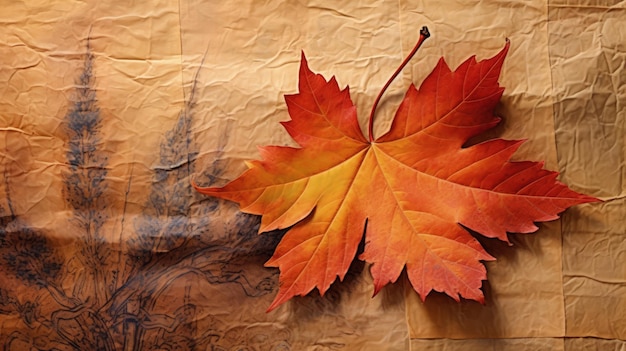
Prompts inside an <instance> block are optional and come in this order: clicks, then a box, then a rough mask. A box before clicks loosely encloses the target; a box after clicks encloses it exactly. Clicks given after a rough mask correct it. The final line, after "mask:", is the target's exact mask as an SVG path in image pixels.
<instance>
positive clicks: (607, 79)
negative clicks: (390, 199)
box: [0, 0, 626, 351]
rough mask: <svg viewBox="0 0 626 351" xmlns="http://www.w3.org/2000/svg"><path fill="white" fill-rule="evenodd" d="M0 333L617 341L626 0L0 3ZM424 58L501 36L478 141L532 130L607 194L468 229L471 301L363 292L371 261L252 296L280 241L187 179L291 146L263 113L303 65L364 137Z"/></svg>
mask: <svg viewBox="0 0 626 351" xmlns="http://www.w3.org/2000/svg"><path fill="white" fill-rule="evenodd" d="M0 9H1V10H0V135H1V138H0V155H2V157H1V159H0V177H1V178H0V179H2V182H0V215H1V217H0V220H1V222H0V235H1V236H0V345H2V346H3V347H4V349H5V350H11V351H14V350H90V349H93V350H96V349H100V350H125V351H128V350H343V349H345V350H446V351H454V350H470V351H471V350H486V349H493V350H513V351H518V350H556V351H558V350H568V351H569V350H623V349H624V348H626V341H625V340H626V313H625V312H626V264H625V260H626V240H624V239H625V236H626V219H625V218H626V207H625V206H624V205H625V203H624V202H625V198H626V197H625V194H626V182H625V181H624V180H625V166H626V165H625V162H624V159H625V155H626V146H625V134H626V131H625V123H624V117H625V113H626V112H625V109H624V104H625V102H626V73H625V72H626V70H625V67H624V66H625V64H626V29H625V26H624V24H626V2H623V1H608V0H606V1H603V0H596V1H593V0H588V1H582V0H579V1H574V0H569V1H568V0H551V1H548V2H546V1H505V0H499V1H472V2H468V1H446V2H439V1H404V0H400V1H397V0H396V1H390V0H378V1H373V0H372V1H354V2H341V3H340V2H334V1H253V0H243V1H236V2H217V1H200V0H151V1H147V2H141V1H98V0H86V1H69V0H56V1H49V0H45V1H44V0H41V1H35V0H29V1H26V2H15V1H9V0H0ZM423 25H427V26H428V27H429V29H430V32H431V34H432V37H431V38H430V39H429V40H428V41H427V42H426V43H425V45H424V46H423V48H422V49H421V50H420V52H419V53H418V54H417V56H416V57H415V58H414V59H413V61H412V63H411V64H410V65H409V66H408V67H407V69H405V71H404V72H403V74H402V75H401V76H400V77H399V78H400V79H398V80H397V82H396V83H394V85H392V88H391V90H390V91H389V93H388V94H387V95H386V98H385V99H384V100H383V105H382V107H381V108H380V109H379V112H378V117H377V118H378V119H377V123H376V126H375V128H376V131H377V132H376V133H377V134H378V135H380V134H381V133H382V132H383V131H384V130H385V128H387V127H388V126H389V122H390V117H391V116H392V113H393V110H394V109H395V108H396V107H397V104H398V102H399V100H400V98H401V97H402V96H403V92H404V90H405V89H406V87H407V86H408V84H410V82H414V83H416V84H418V85H419V83H420V82H421V80H422V79H423V78H424V77H425V75H426V74H428V73H429V72H430V71H431V70H432V68H433V67H434V64H435V63H436V61H437V60H438V58H439V57H440V56H444V57H445V59H446V61H447V62H448V64H449V65H450V66H451V67H456V66H457V65H458V64H460V63H461V62H462V61H463V60H464V59H466V58H467V57H469V56H471V55H474V54H475V55H476V56H477V58H478V59H483V58H486V57H491V56H493V55H494V54H495V53H496V52H497V51H498V50H499V49H500V48H501V47H502V46H503V45H504V42H505V38H509V39H510V40H511V43H512V45H511V51H510V52H509V55H508V57H507V60H506V62H505V65H504V69H503V73H502V77H501V79H500V82H501V84H502V85H503V86H505V87H506V90H505V93H504V96H503V98H502V102H501V104H500V106H499V107H498V111H497V112H498V113H499V114H500V115H502V116H503V123H502V124H501V125H500V126H498V127H497V129H496V130H495V131H493V132H491V134H490V136H498V137H504V138H509V139H520V138H525V139H528V142H527V143H526V144H525V145H524V146H523V147H522V149H521V150H520V151H519V152H518V153H517V154H516V157H517V158H519V159H529V160H545V161H546V168H548V169H552V170H558V171H560V172H561V180H562V181H564V182H565V183H566V184H568V185H569V186H570V187H572V188H573V189H575V190H577V191H580V192H583V193H586V194H589V195H593V196H597V197H600V198H601V199H603V200H605V202H604V203H598V204H588V205H581V206H577V207H574V208H571V209H569V210H568V211H566V212H565V213H564V214H563V215H562V218H561V220H558V221H554V222H550V223H544V224H541V225H540V230H539V231H538V232H537V233H536V234H531V235H515V234H513V235H511V241H512V242H513V244H514V245H513V246H512V247H509V246H507V245H506V244H504V243H501V242H497V241H495V240H481V242H482V243H483V244H484V245H485V247H486V248H487V250H488V252H489V253H490V254H492V255H494V256H495V257H497V259H498V260H497V261H495V262H490V263H488V264H487V268H488V277H489V282H485V283H484V286H483V290H484V291H485V294H486V305H485V306H482V305H480V304H477V303H475V302H469V301H462V302H461V303H456V302H454V301H453V300H452V299H450V298H448V297H445V296H443V295H440V294H436V293H433V294H431V295H429V297H428V298H427V300H426V302H425V303H422V302H421V300H420V299H419V298H418V297H417V295H416V294H415V293H414V292H413V291H412V290H411V289H410V287H409V286H408V284H404V283H403V280H404V277H401V278H400V280H399V282H397V283H396V284H394V285H392V286H388V287H386V288H385V289H384V290H383V291H382V292H381V294H379V295H378V296H377V297H375V298H370V296H371V294H372V291H373V288H372V285H371V279H370V277H369V274H368V271H367V267H366V266H365V265H363V264H362V263H359V262H355V264H354V265H353V267H352V268H351V271H350V273H349V274H348V277H347V278H346V281H345V282H344V283H342V284H335V286H334V287H333V288H332V289H331V290H330V291H329V293H328V294H327V295H326V296H325V297H324V298H320V297H319V296H316V295H315V294H313V296H308V297H304V298H296V299H294V300H293V301H292V302H290V303H287V304H286V305H284V306H282V307H280V308H279V309H277V310H276V311H274V312H272V313H269V314H266V313H265V309H266V307H267V306H268V305H269V303H270V302H271V301H272V299H273V297H274V294H275V292H276V290H277V286H276V284H277V272H276V271H275V270H270V269H265V268H263V262H265V260H267V259H268V258H269V256H270V255H271V250H272V247H273V245H275V244H276V243H277V240H279V239H280V235H281V233H270V234H266V235H263V236H257V235H256V228H257V223H258V222H257V218H255V217H251V216H245V215H241V214H239V213H238V211H237V208H236V206H234V205H232V204H229V203H225V202H221V201H217V200H214V199H208V198H204V197H202V196H199V195H197V194H195V193H194V192H193V191H192V190H191V189H190V187H189V182H190V179H191V177H193V178H195V179H196V181H198V182H200V183H203V184H223V183H225V182H226V181H227V180H229V179H232V178H234V177H235V176H237V175H238V174H239V172H241V170H242V169H243V168H244V164H243V160H247V159H253V158H256V157H258V154H257V151H256V146H257V145H267V144H275V145H293V144H292V142H291V141H290V140H289V138H288V135H287V133H286V132H284V130H282V128H281V126H280V124H279V123H278V122H279V121H284V120H286V119H288V115H287V111H286V107H285V104H284V100H283V95H284V94H290V93H294V92H295V91H296V88H297V70H298V65H299V59H300V51H301V50H304V51H305V52H306V54H307V58H308V60H309V65H310V67H311V68H312V69H313V70H314V71H316V72H319V73H322V74H324V75H325V76H326V77H327V78H330V77H331V76H332V75H336V77H337V79H338V82H339V84H340V86H342V87H343V86H346V85H349V86H350V91H351V95H352V98H353V100H355V102H356V104H357V107H358V110H359V118H360V120H361V122H362V126H365V125H366V123H365V122H366V119H367V115H368V112H369V110H370V108H371V103H372V102H373V100H374V97H375V96H376V94H377V92H378V90H379V89H380V87H381V86H382V85H383V84H384V82H385V81H386V79H387V78H388V76H389V75H390V74H391V73H392V72H393V70H395V68H396V67H397V65H398V64H399V63H400V62H401V60H402V59H403V57H404V56H405V55H406V54H407V53H408V52H409V50H410V49H411V48H412V47H413V45H414V43H415V41H416V40H417V38H418V31H419V28H421V26H423Z"/></svg>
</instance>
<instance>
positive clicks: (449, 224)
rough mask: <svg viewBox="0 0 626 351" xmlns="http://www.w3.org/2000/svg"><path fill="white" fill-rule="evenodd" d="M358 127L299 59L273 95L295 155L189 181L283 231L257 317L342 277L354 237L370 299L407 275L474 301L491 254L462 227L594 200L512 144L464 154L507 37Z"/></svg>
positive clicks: (277, 154)
mask: <svg viewBox="0 0 626 351" xmlns="http://www.w3.org/2000/svg"><path fill="white" fill-rule="evenodd" d="M427 37H428V33H427V31H424V30H423V32H422V35H421V37H420V41H419V42H418V45H416V47H415V49H414V50H413V52H412V53H411V54H410V55H409V57H407V59H406V60H405V62H403V64H402V65H401V66H400V68H399V69H398V70H397V71H396V73H394V76H393V77H392V78H391V79H390V81H389V82H388V83H387V85H386V86H385V88H383V90H382V91H381V94H380V95H379V97H378V98H377V99H376V103H375V104H374V107H373V108H372V113H371V115H370V120H369V134H370V135H369V140H368V139H366V138H365V136H364V135H363V133H362V132H361V129H360V125H359V123H358V121H357V112H356V108H355V106H354V104H353V102H352V101H351V99H350V94H349V89H348V88H345V89H344V90H340V89H339V86H338V84H337V81H336V80H335V78H334V77H333V78H331V79H330V80H329V81H326V79H324V77H322V76H321V75H319V74H315V73H313V72H311V70H310V69H309V67H308V63H307V60H306V58H305V56H304V53H303V54H302V63H301V67H300V72H299V84H298V85H299V92H298V93H297V94H294V95H287V96H285V100H286V103H287V107H288V111H289V114H290V116H291V120H290V121H287V122H283V123H282V125H283V126H284V128H285V129H286V130H287V132H288V133H289V135H290V136H291V137H292V138H293V140H294V141H296V142H297V143H298V144H299V145H300V147H299V148H293V147H282V146H266V147H261V148H259V150H260V154H261V158H262V159H261V160H257V161H251V162H249V163H248V167H249V169H248V170H247V171H245V172H244V173H243V174H242V175H241V176H239V177H238V178H237V179H235V180H233V181H232V182H230V183H228V184H227V185H225V186H224V187H221V188H220V187H208V188H200V187H196V188H197V189H198V191H200V192H201V193H203V194H207V195H211V196H216V197H220V198H224V199H228V200H232V201H235V202H238V203H239V204H240V208H241V211H243V212H247V213H252V214H257V215H262V219H261V226H260V228H259V232H260V233H262V232H268V231H272V230H276V229H283V228H289V227H292V226H293V227H292V228H291V229H289V231H288V232H287V233H286V234H285V236H284V237H283V239H282V241H281V242H280V243H279V244H278V246H277V248H276V251H275V252H274V255H273V256H272V258H271V259H270V260H269V261H268V262H267V263H266V266H269V267H278V268H279V269H280V278H279V280H280V288H279V291H278V294H277V296H276V298H275V300H274V302H273V303H272V304H271V305H270V307H269V309H268V311H270V310H272V309H274V308H276V307H277V306H278V305H280V304H282V303H284V302H285V301H287V300H289V299H290V298H291V297H293V296H296V295H305V294H307V293H309V292H310V291H311V290H313V289H314V288H317V289H318V290H319V291H320V293H321V294H322V295H323V294H324V293H325V292H326V291H327V290H328V288H329V287H330V285H331V283H333V282H334V281H335V280H336V279H337V277H339V279H340V280H343V278H344V276H345V274H346V272H347V270H348V268H349V266H350V264H351V263H352V261H353V260H354V257H355V255H356V252H357V248H358V246H359V243H360V242H361V239H362V237H363V235H364V233H365V240H366V245H365V249H364V252H363V253H362V254H361V255H360V257H359V258H360V259H362V260H365V261H367V262H369V263H371V268H370V272H371V274H372V277H373V281H374V294H376V293H378V291H379V290H380V289H381V288H382V287H383V286H384V285H386V284H388V283H391V282H394V281H395V280H396V279H397V278H398V277H399V275H400V273H401V272H402V270H403V269H405V268H406V271H407V273H408V278H409V280H410V282H411V284H412V286H413V288H414V289H415V291H416V292H417V293H419V295H420V296H421V298H422V299H424V298H425V297H426V296H427V295H428V293H429V292H430V291H432V290H435V291H439V292H443V293H446V294H448V295H449V296H451V297H452V298H454V299H455V300H457V301H459V299H460V297H464V298H467V299H473V300H477V301H480V302H484V297H483V293H482V291H481V286H482V280H485V279H486V269H485V267H484V265H483V263H482V262H481V261H488V260H493V259H494V258H493V257H492V256H491V255H489V254H488V253H487V252H486V251H485V250H484V249H483V248H482V247H481V245H480V244H479V242H478V241H477V240H476V239H475V238H474V237H473V236H472V235H471V234H470V233H469V232H468V231H467V230H466V229H465V228H463V226H464V227H467V228H469V229H471V230H473V231H475V232H478V233H480V234H482V235H484V236H487V237H491V238H498V239H500V240H504V241H508V239H507V232H515V233H530V232H533V231H535V230H537V226H536V225H535V222H541V221H549V220H554V219H556V218H558V215H557V214H558V213H560V212H562V211H563V210H565V209H566V208H568V207H570V206H573V205H575V204H581V203H585V202H593V201H598V200H597V199H595V198H593V197H590V196H586V195H581V194H578V193H576V192H574V191H572V190H570V189H569V188H568V187H567V186H565V185H564V184H562V183H560V182H559V181H557V180H556V178H557V176H558V173H557V172H552V171H548V170H544V169H542V167H543V163H538V162H512V161H510V158H511V156H512V155H513V153H514V152H515V151H516V150H517V149H518V148H519V146H520V145H521V144H522V141H509V140H502V139H494V140H489V141H486V142H483V143H480V144H477V145H473V146H470V147H463V146H464V144H465V143H466V142H467V141H468V140H469V139H470V138H472V137H474V136H476V135H478V134H480V133H482V132H484V131H486V130H488V129H490V128H492V127H494V126H495V125H496V124H497V123H498V122H499V121H500V119H499V118H498V117H496V116H495V115H494V112H493V111H494V108H495V107H496V104H497V103H498V101H499V100H500V97H501V95H502V93H503V90H504V89H503V88H502V87H500V86H499V85H498V78H499V75H500V70H501V68H502V64H503V61H504V58H505V56H506V54H507V51H508V49H509V42H508V41H507V44H506V45H505V47H504V48H503V49H502V50H501V51H500V52H499V53H498V54H497V55H495V56H494V57H492V58H490V59H486V60H483V61H480V62H476V60H475V58H474V57H471V58H469V59H468V60H467V61H465V62H463V63H462V64H461V65H460V66H459V67H458V68H457V69H456V70H455V71H451V70H450V68H449V67H448V65H447V64H446V62H445V61H444V60H443V59H441V60H440V61H439V63H438V64H437V66H436V67H435V68H434V70H433V72H432V73H431V74H430V75H429V76H428V77H427V78H426V79H425V80H424V82H423V83H422V85H421V86H420V88H419V90H418V89H416V88H415V86H410V87H409V89H408V92H407V93H406V96H405V97H404V100H403V101H402V103H401V105H400V106H399V108H398V111H397V113H396V115H395V117H394V119H393V122H392V125H391V128H390V130H389V131H388V132H387V133H385V134H384V135H383V136H381V137H379V138H375V139H374V137H373V130H372V120H373V116H374V113H375V109H376V104H377V103H378V101H379V99H380V96H381V95H382V92H383V91H384V90H385V89H386V87H387V86H388V85H389V83H390V82H391V80H392V79H393V78H394V77H395V76H396V75H397V74H398V73H399V71H400V70H401V69H402V67H404V65H405V64H406V62H408V60H409V59H410V58H411V56H412V55H413V54H414V53H415V51H416V50H417V48H418V47H419V46H420V45H421V43H422V42H423V41H424V39H426V38H427Z"/></svg>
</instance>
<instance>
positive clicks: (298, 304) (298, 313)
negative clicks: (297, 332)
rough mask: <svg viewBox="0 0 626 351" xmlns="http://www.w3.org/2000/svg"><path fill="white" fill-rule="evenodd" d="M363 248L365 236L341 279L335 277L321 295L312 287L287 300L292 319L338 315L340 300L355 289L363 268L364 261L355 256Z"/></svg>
mask: <svg viewBox="0 0 626 351" xmlns="http://www.w3.org/2000/svg"><path fill="white" fill-rule="evenodd" d="M364 249H365V236H363V238H362V239H361V242H360V243H359V247H358V249H357V253H356V255H355V258H354V259H353V260H352V263H351V264H350V267H349V268H348V270H347V272H346V275H345V276H344V278H343V280H341V281H339V279H336V280H335V281H334V282H333V283H332V284H331V286H330V288H328V290H327V291H326V293H324V295H323V296H322V295H321V294H320V292H319V290H317V289H314V290H313V291H311V292H310V293H308V294H307V295H305V296H296V297H294V298H292V299H291V300H290V302H289V306H290V308H291V312H292V318H293V320H294V321H299V320H302V321H315V320H317V319H318V318H319V317H321V316H323V315H329V314H331V315H339V314H340V313H341V312H340V310H341V308H342V300H344V299H345V298H347V297H348V296H349V295H350V293H352V292H354V291H355V290H356V289H357V286H358V284H359V281H360V279H361V275H362V274H363V273H364V270H365V266H366V264H365V262H364V261H361V260H359V259H358V258H357V257H358V256H359V255H360V254H361V253H362V252H363V250H364Z"/></svg>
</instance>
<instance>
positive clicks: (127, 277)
mask: <svg viewBox="0 0 626 351" xmlns="http://www.w3.org/2000/svg"><path fill="white" fill-rule="evenodd" d="M200 67H202V65H201V66H200ZM96 71H97V68H96V67H95V60H94V55H93V53H92V51H91V49H90V47H89V44H87V48H86V53H85V56H84V61H83V67H82V69H81V71H80V72H79V73H78V74H77V78H76V82H75V87H74V92H73V95H72V96H73V98H72V99H73V101H71V102H70V104H69V106H70V107H69V109H68V111H67V113H66V115H65V120H64V126H65V133H66V137H67V140H66V142H65V145H66V146H67V150H66V153H65V155H66V162H67V168H66V172H65V173H64V174H63V184H64V191H63V194H64V198H65V201H66V208H65V209H66V210H69V211H71V215H70V219H69V223H67V228H68V232H69V233H71V237H72V238H73V239H74V240H75V241H74V243H75V245H76V246H77V248H76V254H75V255H73V256H72V257H66V256H67V255H63V254H61V253H60V252H58V251H59V250H58V249H57V245H58V244H56V243H53V242H50V240H49V239H48V237H47V236H46V233H43V232H42V231H41V229H39V228H32V227H30V226H29V224H28V223H25V222H24V221H23V220H22V219H21V218H20V217H19V216H17V215H16V214H15V211H14V209H13V204H14V203H15V201H17V200H16V199H15V198H14V197H12V188H13V187H14V186H16V185H15V184H13V183H12V180H11V178H10V175H9V172H7V170H9V169H11V167H13V165H12V164H11V161H9V160H8V159H6V158H5V159H4V165H3V169H4V170H5V171H4V176H3V178H4V182H5V186H4V189H5V193H4V194H2V195H3V196H4V197H5V200H6V201H4V202H2V203H4V204H6V205H4V206H2V207H1V208H0V270H1V271H2V274H3V277H5V276H6V277H7V281H9V279H10V281H15V282H18V283H19V284H8V285H3V286H0V331H1V332H0V334H1V337H0V342H2V344H1V345H0V347H2V349H3V350H7V351H18V350H40V351H44V350H46V351H48V350H50V351H52V350H57V351H66V350H81V351H84V350H106V351H122V350H123V351H139V350H275V351H278V350H290V349H291V340H292V335H291V332H290V330H289V329H287V328H284V327H281V326H279V325H278V324H273V323H255V324H253V325H251V324H241V325H237V324H233V323H226V322H227V320H228V318H235V317H229V316H228V315H224V314H217V311H213V310H211V308H210V306H211V304H210V302H211V301H212V299H214V300H215V301H216V302H215V303H221V304H223V301H228V299H227V298H224V296H228V295H229V294H233V293H235V294H243V296H245V298H246V299H247V301H250V304H259V303H258V302H255V300H258V299H259V298H262V297H263V296H266V295H268V294H272V293H273V292H274V291H275V289H276V283H277V271H276V270H270V269H265V268H262V263H263V262H264V261H265V260H266V259H267V258H268V257H269V255H270V254H271V250H272V247H273V246H275V245H276V243H277V240H279V235H278V234H277V235H261V236H259V235H257V228H258V219H257V218H256V217H253V216H247V215H243V214H240V213H239V212H238V211H234V210H233V207H232V205H230V204H225V203H222V202H219V201H218V200H215V199H211V198H205V197H202V196H200V195H198V194H196V192H195V191H194V190H193V188H192V187H191V182H190V179H191V178H190V177H192V176H194V175H195V174H196V169H195V167H196V157H197V154H198V152H197V149H196V143H195V142H194V140H193V135H192V132H191V128H192V125H193V123H194V104H195V103H196V102H195V97H194V94H195V91H196V83H197V81H198V79H199V72H200V69H198V73H197V74H196V76H195V79H194V82H193V83H192V88H191V93H190V94H189V96H188V97H187V98H186V103H185V107H184V108H183V109H182V111H180V114H179V116H178V119H177V121H176V122H175V123H174V126H173V127H172V129H171V130H169V131H168V132H167V133H165V134H164V135H163V137H162V141H161V143H160V146H159V147H158V152H159V162H158V165H156V166H155V167H154V169H153V171H154V173H153V179H152V183H151V190H150V194H149V196H148V200H147V202H146V203H145V204H143V208H144V210H143V212H142V213H141V216H138V217H137V216H135V217H134V218H133V219H132V222H129V223H127V224H128V225H126V226H121V227H122V228H133V230H132V231H129V230H128V229H126V232H122V233H108V232H106V231H107V230H110V229H108V228H110V226H106V223H108V221H112V220H114V219H115V218H117V220H120V219H119V218H120V216H121V220H122V221H127V220H128V219H127V218H126V213H125V207H124V213H122V214H121V215H120V214H119V213H113V212H112V211H113V210H112V209H111V206H110V203H111V201H113V199H112V196H113V195H112V193H111V192H109V191H108V189H109V183H108V182H109V178H108V175H109V170H110V167H111V165H109V163H108V155H107V154H106V153H105V151H104V150H105V148H104V147H103V145H104V144H105V143H106V140H105V139H104V138H103V136H102V135H101V128H102V126H103V125H105V124H106V123H107V122H108V121H107V120H105V119H104V118H103V116H102V114H101V112H100V107H99V102H98V98H97V91H96V89H95V88H94V84H95V80H96ZM221 135H223V140H220V141H219V142H220V143H221V144H224V143H226V141H227V138H228V133H221ZM221 171H223V170H222V169H221V168H220V166H219V163H217V162H216V163H214V166H213V168H212V169H211V170H209V172H206V173H207V174H208V175H207V176H206V177H207V179H196V181H197V182H199V183H202V182H204V183H211V182H212V181H213V179H210V178H211V177H212V176H217V175H219V174H220V172H221ZM133 181H134V179H133V177H132V172H131V176H130V177H129V178H128V179H127V182H128V188H129V189H130V186H131V185H132V182H133ZM117 201H120V199H117ZM123 201H126V199H124V200H123ZM59 210H62V209H59ZM118 211H119V210H118ZM224 216H228V219H227V220H224ZM215 218H220V223H226V224H222V225H223V226H225V228H223V230H221V231H220V234H219V235H218V234H216V233H214V232H212V230H213V229H214V228H215V226H212V224H211V221H212V220H213V219H215ZM114 236H116V237H119V242H117V243H113V244H112V243H111V242H110V240H107V238H110V237H114ZM251 263H253V264H251ZM249 266H254V267H259V268H258V269H256V270H255V271H254V272H250V271H249V270H248V269H247V268H246V267H249ZM199 301H204V302H209V303H208V304H202V305H201V304H199ZM267 301H269V300H266V301H265V302H262V303H260V306H261V308H265V306H266V305H267ZM238 308H239V309H241V311H239V313H245V311H244V310H243V309H245V308H246V306H245V305H244V306H239V307H236V308H233V309H231V310H234V311H235V312H236V311H238Z"/></svg>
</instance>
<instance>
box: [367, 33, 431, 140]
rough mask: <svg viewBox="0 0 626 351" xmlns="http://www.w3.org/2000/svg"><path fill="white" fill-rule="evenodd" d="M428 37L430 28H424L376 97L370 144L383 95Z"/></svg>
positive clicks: (372, 114)
mask: <svg viewBox="0 0 626 351" xmlns="http://www.w3.org/2000/svg"><path fill="white" fill-rule="evenodd" d="M428 37H430V33H429V32H428V28H427V27H426V26H424V27H422V29H421V30H420V37H419V39H418V40H417V44H415V47H414V48H413V50H412V51H411V53H410V54H409V55H408V56H407V57H406V58H405V59H404V61H402V63H401V64H400V66H399V67H398V69H396V71H395V72H394V73H393V75H392V76H391V78H389V80H388V81H387V83H386V84H385V86H384V87H383V88H382V89H381V90H380V93H378V96H377V97H376V100H375V101H374V106H372V112H370V118H369V124H368V134H369V140H370V143H371V142H373V141H374V114H376V107H378V103H379V102H380V99H381V98H382V97H383V94H384V93H385V91H386V90H387V88H389V85H391V82H393V80H394V79H396V77H397V76H398V74H400V72H401V71H402V69H403V68H404V66H406V65H407V63H409V61H410V60H411V58H412V57H413V56H414V55H415V53H416V52H417V50H418V49H419V48H420V46H422V43H424V40H426V39H428Z"/></svg>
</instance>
